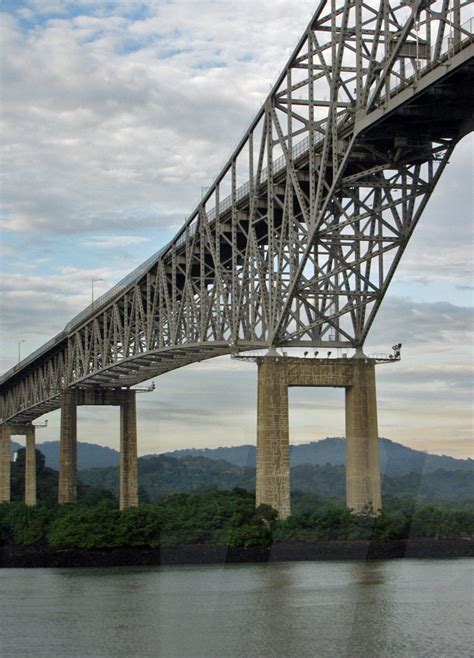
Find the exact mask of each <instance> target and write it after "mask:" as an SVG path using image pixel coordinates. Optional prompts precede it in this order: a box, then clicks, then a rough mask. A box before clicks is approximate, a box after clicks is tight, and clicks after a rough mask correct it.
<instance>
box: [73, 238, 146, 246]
mask: <svg viewBox="0 0 474 658" xmlns="http://www.w3.org/2000/svg"><path fill="white" fill-rule="evenodd" d="M149 241H150V238H147V237H145V236H139V235H113V236H107V237H102V236H92V237H90V238H88V239H87V240H83V241H82V244H83V245H84V246H85V247H93V248H95V249H116V248H117V247H127V246H129V245H132V244H143V243H145V242H149Z"/></svg>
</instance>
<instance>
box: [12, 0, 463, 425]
mask: <svg viewBox="0 0 474 658" xmlns="http://www.w3.org/2000/svg"><path fill="white" fill-rule="evenodd" d="M472 24H473V19H472V3H471V2H470V1H462V0H435V1H431V0H403V1H401V2H400V1H398V0H397V1H391V0H378V1H372V2H364V1H362V0H321V2H319V5H318V8H317V10H316V13H315V15H314V17H313V19H312V21H311V23H310V25H309V26H308V28H307V30H306V31H305V33H304V35H303V37H302V38H301V40H300V42H299V43H298V45H297V48H296V50H295V51H294V53H293V55H292V57H291V58H290V61H289V63H288V64H287V66H286V67H285V69H284V70H283V72H282V73H281V75H280V77H279V79H278V81H277V83H276V85H275V86H274V88H273V90H272V91H271V93H270V95H269V97H268V98H267V100H266V102H265V104H264V105H263V107H262V109H261V111H260V112H259V113H258V115H257V116H256V118H255V119H254V121H253V122H252V124H251V126H250V128H249V130H248V131H247V133H246V134H245V136H244V137H243V139H242V140H241V142H240V143H239V145H238V147H237V149H236V150H235V152H234V153H233V154H232V156H231V158H230V159H229V161H228V163H227V164H226V166H225V167H224V169H223V170H222V172H221V173H220V175H219V176H218V177H217V179H216V181H215V182H214V184H213V185H212V186H211V187H210V188H209V189H208V191H207V194H206V195H205V197H204V198H203V200H202V202H201V203H200V204H199V206H198V207H197V208H196V210H195V211H194V213H193V214H192V215H191V216H190V218H189V220H188V221H187V222H186V224H185V226H184V227H183V228H182V229H181V230H180V232H179V233H178V235H177V236H176V238H175V239H174V240H173V241H172V242H171V243H170V244H169V245H167V246H166V247H165V248H164V249H162V250H161V251H160V252H159V253H158V254H157V255H156V256H155V257H153V258H151V259H149V260H148V261H147V262H146V263H145V264H144V265H143V266H141V267H140V268H138V269H137V270H135V271H134V272H132V274H131V275H129V276H128V277H127V278H126V279H125V280H123V281H122V282H121V283H120V284H118V285H117V286H116V287H115V288H113V289H112V291H109V293H107V294H106V295H104V296H103V297H102V298H100V299H99V300H97V301H96V302H95V304H94V307H93V308H92V307H90V308H89V309H86V310H85V311H84V312H83V313H81V314H80V315H79V316H77V318H75V319H74V320H73V321H72V322H70V323H69V324H68V326H67V327H66V329H65V331H64V332H63V333H62V334H60V335H59V336H57V337H55V339H53V340H52V341H51V342H50V343H49V344H48V345H47V346H45V348H44V349H42V350H39V351H38V352H37V353H35V354H34V355H32V356H31V357H29V358H27V359H26V360H25V361H24V362H23V363H22V364H20V366H19V367H16V368H14V369H13V370H12V371H10V372H9V373H7V374H6V375H4V376H3V377H2V378H1V380H0V386H1V389H0V390H1V407H0V416H1V419H2V420H3V422H6V421H8V420H12V419H15V422H16V421H18V420H21V421H22V422H23V420H24V421H25V422H26V421H27V420H31V418H33V417H36V416H38V415H41V414H42V413H44V412H45V411H49V410H51V409H52V408H55V407H57V406H59V400H60V396H61V391H62V390H63V389H64V388H66V387H68V386H99V387H100V386H105V387H119V386H130V385H133V384H135V383H138V382H140V381H144V380H145V379H148V378H150V377H151V376H155V375H157V374H161V373H163V372H167V371H169V370H172V369H175V368H178V367H181V366H183V365H186V364H188V363H192V362H195V361H199V360H202V359H206V358H211V357H213V356H218V355H221V354H226V353H229V352H234V351H240V350H245V349H250V348H259V347H265V346H301V345H311V346H324V345H331V346H349V347H356V348H357V347H361V346H363V344H364V341H365V339H366V337H367V334H368V332H369V329H370V326H371V324H372V322H373V320H374V318H375V315H376V313H377V310H378V308H379V306H380V304H381V302H382V299H383V297H384V295H385V292H386V290H387V287H388V285H389V283H390V281H391V279H392V277H393V275H394V273H395V271H396V267H397V265H398V262H399V260H400V258H401V256H402V254H403V251H404V249H405V246H406V244H407V242H408V240H409V238H410V236H411V234H412V232H413V230H414V228H415V226H416V224H417V222H418V219H419V217H420V216H421V214H422V212H423V210H424V208H425V206H426V203H427V202H428V200H429V198H430V195H431V193H432V191H433V189H434V187H435V185H436V183H437V182H438V180H439V178H440V176H441V173H442V171H443V169H444V167H445V165H446V163H447V162H448V160H449V157H450V154H451V153H452V151H453V149H454V147H455V145H456V143H457V142H458V141H459V139H460V138H461V137H462V136H463V135H464V134H465V133H466V132H468V131H469V130H471V129H472V100H473V99H472V91H471V90H472V88H473V85H472V73H473V35H472V26H473V25H472Z"/></svg>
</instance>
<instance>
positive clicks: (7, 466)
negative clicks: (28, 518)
mask: <svg viewBox="0 0 474 658" xmlns="http://www.w3.org/2000/svg"><path fill="white" fill-rule="evenodd" d="M11 434H12V432H11V428H10V427H8V425H0V503H9V502H10V500H11V493H10V479H11V476H10V474H11V460H10V443H11Z"/></svg>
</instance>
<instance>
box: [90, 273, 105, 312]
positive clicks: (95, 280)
mask: <svg viewBox="0 0 474 658" xmlns="http://www.w3.org/2000/svg"><path fill="white" fill-rule="evenodd" d="M103 280H104V279H91V286H92V289H91V293H92V294H91V298H92V304H91V306H92V310H94V283H97V281H103Z"/></svg>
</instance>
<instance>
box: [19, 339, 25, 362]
mask: <svg viewBox="0 0 474 658" xmlns="http://www.w3.org/2000/svg"><path fill="white" fill-rule="evenodd" d="M22 343H26V340H25V339H24V338H22V339H21V340H19V341H18V363H20V361H21V344H22Z"/></svg>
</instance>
